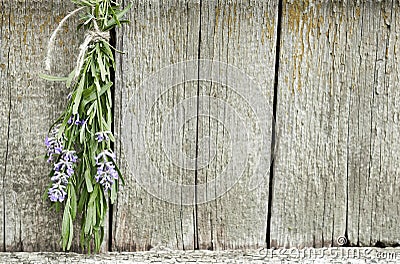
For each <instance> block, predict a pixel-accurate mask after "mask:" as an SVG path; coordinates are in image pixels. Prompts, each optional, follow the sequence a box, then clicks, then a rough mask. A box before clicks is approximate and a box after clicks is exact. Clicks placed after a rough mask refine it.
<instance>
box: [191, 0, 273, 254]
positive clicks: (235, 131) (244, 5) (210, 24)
mask: <svg viewBox="0 0 400 264" xmlns="http://www.w3.org/2000/svg"><path fill="white" fill-rule="evenodd" d="M277 7H278V2H277V1H203V2H202V9H201V21H202V23H201V32H200V35H201V43H200V58H201V59H208V60H213V61H217V62H220V63H223V64H221V65H220V64H216V65H215V66H217V67H215V68H213V69H209V70H210V71H212V72H213V73H214V74H215V75H217V76H218V77H216V78H214V81H201V82H200V86H199V99H203V100H201V101H200V104H199V108H200V109H199V117H198V120H199V121H198V122H199V131H198V134H199V140H198V141H199V144H198V145H199V154H198V155H199V157H204V160H199V164H200V165H201V166H199V170H198V184H199V185H202V184H206V196H207V198H208V202H207V203H204V204H200V205H198V232H199V244H200V245H199V246H200V248H201V249H214V250H223V249H239V248H241V249H243V248H259V247H263V246H265V245H266V224H267V210H268V192H269V189H268V188H269V173H268V170H269V164H270V156H271V152H270V146H271V137H272V134H271V132H272V118H273V116H272V114H273V111H272V109H273V107H272V101H273V94H274V87H273V84H274V66H275V44H276V27H277ZM224 64H228V65H231V66H229V67H224V66H225V65H224ZM218 66H220V67H218ZM204 67H207V63H201V66H200V68H201V69H203V68H204ZM231 67H232V68H231ZM200 78H201V79H202V76H200ZM247 78H249V79H248V80H247ZM258 106H261V109H262V110H261V111H259V109H260V108H258ZM257 129H260V131H257ZM257 135H262V136H263V137H264V139H265V142H264V144H258V143H261V142H259V141H257V140H256V139H257ZM255 142H258V143H255ZM253 143H255V144H253ZM238 148H239V149H240V150H239V151H238V150H237V149H238ZM257 153H258V154H259V155H260V156H257ZM258 158H260V159H258ZM205 161H207V162H205ZM258 162H259V163H258ZM201 190H202V189H201V188H200V187H199V192H200V191H201ZM212 192H216V193H212ZM200 195H202V193H199V196H200ZM215 196H216V198H217V199H213V198H214V197H215Z"/></svg>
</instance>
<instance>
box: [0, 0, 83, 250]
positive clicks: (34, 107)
mask: <svg viewBox="0 0 400 264" xmlns="http://www.w3.org/2000/svg"><path fill="white" fill-rule="evenodd" d="M0 6H1V19H0V23H1V31H0V32H1V33H0V34H1V49H0V50H1V54H0V60H1V61H0V75H1V78H0V87H1V91H0V94H1V96H0V101H1V108H0V111H1V112H0V122H1V125H0V156H1V160H2V161H1V162H0V164H1V165H0V171H1V172H0V173H1V177H2V192H1V193H2V196H1V197H2V198H1V206H0V208H1V209H0V211H1V216H0V219H1V222H0V224H1V230H2V231H1V234H0V236H1V238H0V241H2V242H1V244H2V245H3V246H4V248H1V249H5V250H7V251H9V250H11V251H38V250H46V251H49V250H60V249H61V248H60V243H59V241H60V234H61V224H60V221H61V214H60V213H55V212H54V211H52V210H50V202H49V201H47V200H46V201H44V202H42V195H43V193H44V192H45V189H46V187H47V185H48V182H49V180H50V179H49V178H48V176H47V175H48V172H49V171H50V166H47V165H46V162H45V160H44V159H42V158H41V156H43V155H44V153H45V148H44V143H43V142H44V138H45V134H46V133H47V131H48V129H49V127H50V125H51V124H52V122H54V121H55V120H56V118H57V117H58V115H59V114H60V112H61V111H62V109H63V107H64V106H65V103H66V101H67V100H66V96H67V93H68V91H67V90H66V89H65V86H64V85H62V84H57V83H49V82H47V81H43V80H41V79H40V78H39V77H38V73H41V72H44V67H43V64H42V63H43V61H44V55H45V52H46V47H47V41H48V39H49V37H50V34H51V31H52V30H54V29H55V27H56V26H57V23H58V22H60V20H61V19H62V18H63V17H64V16H65V15H66V14H68V12H69V11H71V10H73V8H74V7H73V5H72V4H70V3H67V2H65V1H2V2H1V4H0ZM75 22H76V20H74V19H72V20H71V23H70V24H69V26H68V27H64V28H63V29H62V30H61V32H60V35H62V36H60V37H58V38H57V39H56V48H55V50H54V54H53V57H52V59H53V68H52V74H55V75H66V74H67V73H68V72H69V71H70V70H71V69H72V67H73V65H74V64H73V61H74V55H73V54H74V53H75V51H76V48H77V47H78V41H77V35H76V33H75V27H76V23H75ZM4 239H5V240H4Z"/></svg>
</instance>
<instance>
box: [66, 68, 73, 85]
mask: <svg viewBox="0 0 400 264" xmlns="http://www.w3.org/2000/svg"><path fill="white" fill-rule="evenodd" d="M74 77H75V69H74V70H73V71H72V72H70V74H69V75H68V77H67V81H66V82H65V85H66V86H67V88H69V87H71V83H72V80H73V79H74Z"/></svg>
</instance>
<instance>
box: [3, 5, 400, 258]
mask: <svg viewBox="0 0 400 264" xmlns="http://www.w3.org/2000/svg"><path fill="white" fill-rule="evenodd" d="M124 4H127V1H125V3H124ZM72 9H73V5H72V4H70V3H68V1H61V0H53V1H50V0H46V1H33V0H30V1H22V0H13V1H0V17H1V20H0V23H1V25H0V29H1V30H0V47H1V48H0V87H1V89H0V102H1V108H0V157H1V162H0V173H1V177H2V184H1V191H2V192H1V197H2V198H1V202H0V226H1V228H0V230H1V231H0V241H1V242H0V250H3V251H15V250H17V251H42V250H46V251H49V250H50V251H57V250H60V245H59V233H60V228H61V227H60V224H59V221H60V215H59V214H56V213H55V212H52V211H51V210H49V203H48V202H42V200H41V196H42V194H43V192H44V190H45V187H46V185H47V181H48V179H47V176H46V175H47V172H48V169H49V168H48V167H47V166H46V164H45V162H44V161H43V160H42V159H41V158H40V157H39V156H40V155H42V153H44V147H43V139H44V135H45V133H46V131H47V129H48V128H49V126H50V124H51V123H52V121H54V120H55V118H56V117H57V115H58V114H59V113H60V112H61V110H62V107H63V106H64V105H65V100H64V99H63V98H66V95H67V93H68V91H66V90H65V88H64V87H63V86H62V85H58V84H54V83H48V82H46V81H42V80H40V79H39V78H38V77H37V74H38V73H40V72H43V66H42V65H43V63H42V62H43V59H44V55H45V50H46V45H47V41H48V38H49V36H50V34H51V31H52V30H54V28H55V26H56V24H57V22H59V21H60V20H61V18H62V17H63V16H65V15H66V14H67V13H68V12H69V11H71V10H72ZM128 17H129V19H130V20H131V24H130V25H129V26H127V25H125V26H123V27H122V28H121V29H119V30H118V31H117V47H118V48H119V49H121V50H124V51H125V52H126V54H122V55H117V60H118V62H119V63H118V67H119V68H118V71H117V73H116V86H115V132H116V134H117V137H119V138H120V139H121V136H122V135H125V138H124V140H123V141H124V142H125V143H126V142H128V143H129V146H131V147H132V149H135V148H137V149H140V148H141V146H143V144H149V147H150V152H151V153H150V155H151V157H152V160H151V162H154V163H155V164H156V166H157V167H158V168H159V169H160V171H161V173H162V175H164V177H166V178H168V179H170V180H172V181H175V182H177V183H182V184H195V183H196V184H198V185H200V184H203V183H210V182H211V183H212V182H213V180H214V179H215V178H216V177H218V175H220V174H221V173H222V171H223V168H224V167H226V166H228V165H229V162H230V160H229V157H230V155H232V150H231V148H232V145H231V144H233V143H235V144H236V143H238V142H239V143H240V139H241V138H245V136H246V133H247V132H248V131H243V130H241V129H235V126H234V125H232V124H235V123H236V122H238V120H237V119H235V118H233V117H231V116H229V115H227V114H226V111H227V109H228V107H229V106H233V108H234V109H235V107H236V110H237V112H238V113H244V112H245V110H244V108H245V107H246V104H243V101H242V99H241V98H240V97H237V96H236V94H235V93H232V91H231V90H230V89H229V87H227V86H226V85H225V86H224V85H221V84H217V83H210V82H205V81H201V82H193V81H191V82H184V81H185V76H188V75H190V74H191V72H190V70H188V69H184V68H183V69H182V71H183V74H181V75H177V76H176V77H171V79H174V78H175V79H176V80H181V81H182V83H181V84H179V85H176V86H174V87H171V88H172V89H171V90H169V91H168V92H167V93H164V94H160V98H158V101H157V102H156V103H155V102H154V100H152V99H154V98H149V97H146V95H147V94H148V93H146V92H147V91H141V90H140V89H139V88H140V84H141V83H142V82H143V81H144V80H146V79H147V78H148V77H149V76H150V75H151V74H154V73H156V72H157V71H158V70H160V69H162V68H163V67H166V66H169V65H171V64H173V63H177V62H181V61H185V60H197V59H210V60H215V61H221V62H224V63H228V64H231V65H234V66H236V67H237V68H239V69H240V70H241V71H243V72H244V73H245V74H247V75H248V76H250V77H251V78H252V79H253V80H254V81H255V82H257V83H258V84H259V85H260V87H261V93H262V95H263V96H264V97H265V103H266V104H268V105H269V106H271V108H272V106H273V103H274V95H275V97H276V98H275V104H276V117H277V118H276V121H277V123H276V126H277V132H278V135H279V144H278V153H277V155H276V157H275V163H274V168H273V181H272V182H270V178H269V176H270V175H269V173H267V174H263V175H257V176H258V177H256V179H255V183H254V182H253V181H254V178H252V176H253V175H252V166H251V164H253V163H251V160H250V163H248V164H247V165H248V166H247V167H246V170H245V172H244V173H243V176H242V177H241V178H240V181H239V182H238V183H237V184H236V185H235V186H234V187H233V188H232V189H231V190H230V191H228V192H227V193H225V194H224V195H222V196H221V197H219V198H217V199H214V200H212V201H211V202H208V203H203V204H198V205H197V206H194V205H185V204H184V202H183V201H184V200H185V197H184V196H185V195H186V193H185V192H184V191H183V189H182V190H181V191H180V192H178V193H174V194H173V195H175V196H176V197H181V199H182V203H181V204H171V203H168V202H165V201H162V200H160V199H158V198H156V197H154V196H152V195H151V194H149V193H148V192H146V190H145V189H144V188H142V187H141V186H140V185H139V184H138V183H137V182H136V179H137V177H138V175H135V174H134V173H136V172H138V171H140V172H141V171H146V170H147V169H150V167H151V162H150V160H144V159H143V157H142V156H138V153H135V152H132V153H129V154H130V155H128V156H125V157H124V149H123V148H122V145H123V144H122V143H123V142H122V140H121V141H119V142H118V143H117V144H116V150H117V153H118V154H119V156H120V157H124V158H125V160H123V159H121V163H122V165H123V167H124V173H125V175H126V181H127V185H126V186H125V187H124V189H123V191H122V192H121V194H120V196H119V200H118V204H117V205H115V206H114V208H113V216H112V219H111V220H112V241H111V242H112V249H113V250H126V251H133V250H146V249H149V248H151V247H155V246H166V247H169V248H173V249H197V248H199V249H215V250H219V249H237V248H258V247H263V246H265V245H266V244H267V242H268V243H270V244H271V246H274V247H280V246H285V247H291V246H296V247H304V246H315V247H321V246H336V245H338V244H337V241H336V239H337V238H338V237H339V236H346V237H347V238H348V240H349V243H350V244H351V245H363V246H367V245H368V246H373V245H379V244H380V243H384V244H386V245H395V244H398V243H400V227H399V225H398V224H397V219H398V218H399V216H400V212H399V209H400V208H399V205H398V202H397V201H398V200H399V198H400V190H399V184H398V181H399V169H398V166H397V164H398V163H399V159H400V147H399V146H400V145H399V144H398V143H397V142H398V141H397V137H398V136H399V135H400V131H399V130H400V127H399V110H398V106H399V102H398V98H400V97H399V96H398V95H400V92H399V91H398V88H397V86H398V84H399V77H398V76H399V74H398V65H399V55H398V48H399V46H398V45H399V44H398V39H399V36H400V34H399V28H400V6H399V3H398V2H397V1H394V0H393V1H357V2H355V1H283V0H282V2H279V1H278V0H263V1H256V0H248V1H233V0H232V1H228V0H226V1H222V0H221V1H204V0H187V1H173V0H163V1H156V0H148V1H134V6H133V9H132V10H131V11H130V12H129V14H128ZM279 21H280V23H279ZM74 27H75V20H74V19H72V20H71V24H69V26H67V27H64V29H63V31H62V32H61V34H60V37H59V38H58V39H57V45H56V46H57V48H56V51H55V54H56V55H55V56H54V60H53V69H52V71H53V73H54V74H58V75H65V74H66V73H67V72H69V71H70V70H71V69H72V67H73V62H74V54H75V51H76V50H77V48H78V45H79V39H80V38H79V36H78V35H77V34H76V33H75V28H74ZM276 59H278V60H276ZM198 67H200V68H199V69H201V64H200V66H198ZM219 74H221V75H223V73H219ZM276 74H277V75H276ZM275 75H276V77H277V78H275ZM274 88H275V89H276V90H275V91H274ZM157 89H159V88H157ZM159 92H160V93H161V92H162V90H160V91H159ZM252 92H253V91H252V90H247V91H246V94H245V95H246V96H248V95H250V96H251V94H252ZM253 93H255V92H253ZM133 95H134V97H133V99H132V101H129V99H130V98H131V97H132V96H133ZM207 96H209V97H207ZM235 96H236V97H235ZM203 97H204V98H208V99H205V101H201V102H202V103H201V104H199V103H198V102H199V100H198V99H196V100H197V101H196V100H189V101H188V103H186V104H184V103H183V102H184V101H185V99H190V98H203ZM212 97H214V98H219V99H220V100H221V102H222V104H220V105H219V104H214V103H213V99H212ZM254 100H255V102H259V101H257V100H262V99H261V98H256V99H254ZM154 103H155V106H156V107H155V108H152V107H153V104H154ZM136 105H137V106H138V107H137V109H152V110H154V112H151V115H149V116H148V118H146V119H139V120H137V122H138V124H141V122H144V121H149V120H150V121H149V123H148V124H150V126H149V127H146V125H143V128H138V127H135V128H132V127H127V126H126V123H124V111H125V109H126V107H127V106H129V107H131V108H132V106H133V109H136V108H135V107H136ZM174 107H175V108H174ZM131 108H130V109H131ZM171 109H174V111H175V114H174V115H172V116H171V115H168V111H170V110H171ZM199 113H201V115H199ZM130 114H132V113H130ZM139 114H140V113H139ZM139 114H137V115H138V116H140V117H143V116H145V115H142V114H143V113H141V114H140V115H139ZM145 114H146V113H145ZM205 116H208V117H213V118H204V117H205ZM171 118H172V119H171ZM166 120H167V121H168V120H172V121H173V122H170V123H173V124H174V123H176V124H181V125H182V124H185V126H184V127H183V128H182V131H180V133H182V134H172V135H168V137H167V136H166V135H165V134H163V132H164V130H163V125H169V123H165V122H166ZM263 121H265V124H264V125H265V127H267V131H265V134H266V135H270V134H271V131H270V129H271V128H272V123H271V120H263ZM173 124H172V125H171V127H170V128H171V129H172V128H174V129H176V128H175V127H174V125H173ZM232 127H233V129H231V128H232ZM180 128H181V127H178V129H180ZM228 128H229V129H231V130H228ZM238 128H239V126H238ZM130 129H131V130H132V129H133V130H135V132H137V131H139V132H142V131H143V129H150V130H151V131H152V132H154V133H151V134H150V138H142V134H139V136H140V137H138V135H136V134H135V136H132V138H131V139H129V138H126V135H128V133H126V131H131V130H130ZM163 136H165V138H163ZM177 138H178V139H179V140H177ZM268 140H270V138H268ZM161 141H163V142H164V143H165V145H166V146H174V145H176V144H178V145H179V144H181V145H179V146H180V147H183V148H184V149H185V155H187V157H196V156H199V157H204V159H205V160H211V161H212V162H210V164H206V166H202V165H204V164H200V165H201V166H199V164H197V166H198V170H197V171H196V170H194V169H193V167H191V166H192V165H193V164H192V163H191V161H190V160H188V159H187V158H185V157H184V155H177V156H176V157H174V156H173V155H174V154H175V155H176V153H172V154H171V153H169V154H170V156H165V155H164V154H165V153H164V151H165V149H163V148H164V147H165V146H163V145H162V144H160V142H161ZM178 141H180V142H178ZM232 142H233V143H232ZM268 142H269V141H268ZM196 143H197V144H196ZM210 146H215V148H214V149H216V150H217V151H216V152H215V153H212V152H211V151H210ZM214 149H213V150H214ZM214 154H215V156H214ZM171 155H172V157H171ZM170 158H172V160H173V161H174V162H177V163H178V165H179V166H177V164H174V163H172V162H171V161H172V160H171V159H170ZM199 162H200V161H199ZM262 162H263V163H266V164H269V163H270V156H269V153H268V151H267V150H265V155H264V157H263V158H262ZM127 164H129V165H132V164H135V165H136V166H138V167H141V168H140V170H138V169H135V168H130V169H129V168H128V166H127ZM249 164H250V165H249ZM230 165H231V167H229V168H230V171H229V172H231V173H235V170H236V169H238V170H239V169H240V168H239V165H237V166H236V167H235V164H233V165H232V164H230ZM129 171H133V172H134V173H129ZM229 172H228V173H229ZM141 177H147V178H148V179H149V180H153V181H155V180H157V178H156V177H155V175H153V174H149V175H141ZM158 184H159V185H158V188H160V189H163V188H165V186H164V185H163V183H162V182H159V183H158ZM214 187H221V186H214ZM212 190H214V189H210V190H208V191H206V197H208V196H212V195H214V194H212V193H209V192H210V191H212ZM167 191H168V190H167ZM198 195H199V197H201V194H198ZM195 199H199V198H198V197H197V196H196V197H193V201H195ZM271 201H272V203H271ZM269 215H271V218H270V219H269Z"/></svg>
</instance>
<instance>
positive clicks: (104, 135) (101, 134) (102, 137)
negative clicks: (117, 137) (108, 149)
mask: <svg viewBox="0 0 400 264" xmlns="http://www.w3.org/2000/svg"><path fill="white" fill-rule="evenodd" d="M108 135H112V132H111V131H103V132H96V134H95V136H96V140H97V142H102V141H104V140H105V141H109V140H110V137H109V136H108Z"/></svg>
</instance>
